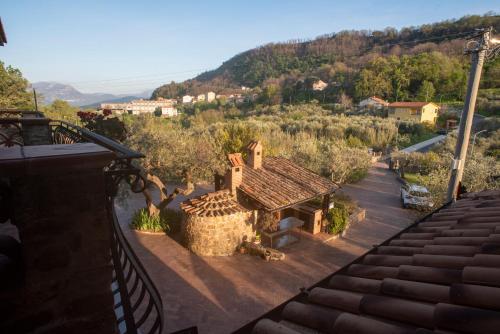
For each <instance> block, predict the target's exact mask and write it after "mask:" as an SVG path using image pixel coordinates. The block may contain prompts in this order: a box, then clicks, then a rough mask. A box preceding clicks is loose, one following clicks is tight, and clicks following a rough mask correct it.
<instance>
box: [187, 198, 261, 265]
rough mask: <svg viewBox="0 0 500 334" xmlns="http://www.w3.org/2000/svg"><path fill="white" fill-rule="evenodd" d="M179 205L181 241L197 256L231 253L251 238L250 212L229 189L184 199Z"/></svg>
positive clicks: (252, 233)
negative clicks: (181, 211)
mask: <svg viewBox="0 0 500 334" xmlns="http://www.w3.org/2000/svg"><path fill="white" fill-rule="evenodd" d="M181 208H182V210H183V211H184V213H185V219H184V221H183V224H182V233H183V236H184V241H185V243H186V246H187V248H188V249H189V250H191V251H192V252H193V253H195V254H197V255H201V256H228V255H233V254H234V252H235V251H236V248H237V247H238V246H239V245H241V243H242V242H243V241H244V240H245V239H246V240H252V239H253V238H254V237H255V230H254V213H253V211H250V210H247V209H245V208H244V207H243V206H241V205H240V204H239V203H238V202H237V201H236V200H235V199H234V198H233V197H232V196H231V193H230V192H229V190H220V191H216V192H212V193H208V194H205V195H202V196H199V197H196V198H193V199H190V200H187V201H185V202H183V203H182V204H181Z"/></svg>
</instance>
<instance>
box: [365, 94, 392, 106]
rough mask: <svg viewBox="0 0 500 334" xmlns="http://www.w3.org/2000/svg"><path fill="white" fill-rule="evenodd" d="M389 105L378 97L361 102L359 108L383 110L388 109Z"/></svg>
mask: <svg viewBox="0 0 500 334" xmlns="http://www.w3.org/2000/svg"><path fill="white" fill-rule="evenodd" d="M388 105H389V102H387V101H384V100H383V99H381V98H379V97H376V96H370V97H369V98H366V99H364V100H362V101H361V102H359V107H360V108H361V109H382V108H385V107H387V106H388Z"/></svg>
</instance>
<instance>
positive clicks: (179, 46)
mask: <svg viewBox="0 0 500 334" xmlns="http://www.w3.org/2000/svg"><path fill="white" fill-rule="evenodd" d="M488 11H495V12H497V13H498V12H500V0H488V1H483V0H474V1H470V0H440V1H437V0H435V1H429V0H419V1H405V0H399V1H392V0H388V1H383V0H379V1H364V0H356V1H345V0H343V1H337V0H330V1H326V0H303V1H295V0H267V1H266V0H250V1H249V0H246V1H240V0H232V1H222V0H221V1H217V0H212V1H207V0H205V1H202V0H200V1H191V0H182V1H175V0H172V1H166V0H165V1H160V0H157V1H150V0H136V1H128V0H119V1H114V0H85V1H83V0H67V1H51V0H43V1H42V0H33V1H27V0H4V1H2V2H1V3H0V17H1V19H2V22H3V26H4V29H5V31H6V34H7V40H8V43H7V44H6V46H4V47H2V48H0V60H1V61H3V62H4V63H5V64H7V65H12V66H14V67H17V68H19V69H20V70H21V71H22V72H23V75H24V76H25V77H26V78H27V79H28V80H29V81H30V82H37V81H56V82H61V83H67V84H71V85H73V86H74V87H76V88H77V89H79V90H80V91H82V92H86V93H90V92H105V93H115V94H126V93H138V92H141V91H144V90H148V89H153V88H156V87H158V86H160V85H161V84H164V83H168V82H170V81H172V80H175V81H182V80H185V79H189V78H192V77H194V76H196V75H197V74H199V73H201V72H203V71H206V70H210V69H215V68H217V67H218V66H219V65H221V64H222V62H224V61H225V60H228V59H229V58H231V57H232V56H234V55H236V54H238V53H240V52H243V51H245V50H248V49H250V48H254V47H256V46H259V45H262V44H266V43H270V42H280V41H287V40H290V39H309V38H314V37H316V36H319V35H323V34H327V33H333V32H338V31H341V30H361V29H371V30H374V29H384V28H386V27H389V26H390V27H395V28H398V29H399V28H402V27H406V26H416V25H421V24H425V23H433V22H438V21H442V20H446V19H453V18H460V17H462V16H464V15H469V14H484V13H486V12H488Z"/></svg>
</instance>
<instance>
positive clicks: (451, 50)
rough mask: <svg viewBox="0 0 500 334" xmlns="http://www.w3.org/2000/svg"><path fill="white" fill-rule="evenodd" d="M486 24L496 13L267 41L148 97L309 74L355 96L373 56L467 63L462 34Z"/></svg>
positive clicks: (280, 81)
mask: <svg viewBox="0 0 500 334" xmlns="http://www.w3.org/2000/svg"><path fill="white" fill-rule="evenodd" d="M489 26H492V27H493V28H494V30H496V31H500V16H499V15H496V14H494V13H488V14H486V15H483V16H479V15H474V16H465V17H462V18H460V19H458V20H447V21H443V22H438V23H433V24H425V25H422V26H419V27H407V28H402V29H400V30H397V29H395V28H386V29H385V30H383V31H367V30H364V31H356V30H351V31H341V32H339V33H332V34H328V35H324V36H320V37H318V38H316V39H313V40H307V41H301V40H293V41H288V42H285V43H271V44H267V45H264V46H261V47H258V48H255V49H251V50H248V51H245V52H243V53H240V54H238V55H236V56H234V57H232V58H231V59H229V60H227V61H226V62H224V63H223V64H222V65H221V66H220V67H218V68H217V69H215V70H212V71H208V72H205V73H202V74H200V75H198V76H197V77H195V78H193V79H190V80H186V81H184V82H181V83H170V84H165V85H163V86H161V87H158V88H157V89H155V91H154V92H153V97H165V98H171V97H175V96H178V95H182V94H191V95H194V94H199V93H203V92H206V91H209V90H212V91H215V92H217V93H221V92H225V91H227V90H231V89H238V88H240V87H241V86H247V87H254V88H255V87H260V88H264V87H265V86H267V85H269V84H270V83H273V84H275V85H278V86H280V87H281V88H282V89H283V88H284V86H285V85H286V84H287V82H293V83H296V82H299V81H302V82H304V81H306V80H307V78H308V77H313V78H319V79H322V80H323V81H325V82H329V83H331V84H332V85H330V86H337V87H341V88H342V90H343V91H345V92H347V93H348V94H350V95H354V93H353V91H354V80H355V79H356V77H357V75H358V74H359V73H360V72H361V70H362V69H363V68H365V67H366V66H367V64H369V63H370V62H371V61H373V60H374V59H375V58H377V57H385V58H388V57H390V56H397V57H401V56H403V55H409V56H413V55H418V54H422V53H429V54H430V53H432V52H434V51H436V52H439V53H441V54H443V55H444V56H445V57H447V58H450V59H458V62H459V63H460V64H461V65H466V64H467V61H466V59H468V58H466V57H464V56H463V47H464V42H465V39H464V38H465V37H466V36H468V35H470V33H471V32H473V31H474V29H476V28H483V27H489ZM495 73H496V72H495Z"/></svg>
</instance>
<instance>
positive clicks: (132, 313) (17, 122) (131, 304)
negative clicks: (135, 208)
mask: <svg viewBox="0 0 500 334" xmlns="http://www.w3.org/2000/svg"><path fill="white" fill-rule="evenodd" d="M40 115H41V117H39V116H40ZM0 116H2V117H0V127H3V128H5V129H7V130H9V131H3V133H2V132H0V144H1V143H3V144H4V145H5V146H12V145H21V146H22V145H24V143H23V142H22V141H14V139H13V138H14V137H13V135H12V132H13V130H16V131H15V132H16V136H17V137H19V136H20V137H21V138H22V136H21V135H22V128H23V124H28V123H27V122H31V123H32V122H33V121H34V120H36V121H38V120H44V121H46V122H45V124H48V125H49V126H50V128H51V136H52V138H51V141H52V143H53V144H74V143H84V142H92V143H95V144H98V145H100V146H103V147H105V148H107V149H109V150H110V151H113V152H114V153H115V154H116V159H115V160H113V161H112V162H111V164H110V165H109V166H108V167H106V168H105V169H104V173H105V176H106V189H107V193H108V199H107V212H108V222H109V227H110V234H111V243H110V252H111V259H112V264H113V272H114V277H113V281H112V285H111V288H112V290H113V293H114V295H115V305H114V306H115V315H116V321H117V326H118V329H119V332H120V334H125V333H126V334H138V333H141V334H142V333H144V334H157V333H158V334H160V333H161V332H162V330H163V325H164V315H163V305H162V301H161V297H160V294H159V292H158V290H157V289H156V287H155V285H154V284H153V281H152V280H151V278H150V277H149V276H148V274H147V272H146V270H145V269H144V267H143V265H142V264H141V262H140V260H139V259H138V257H137V255H136V254H135V253H134V251H133V249H132V247H131V246H130V244H129V243H128V241H127V239H126V238H125V236H124V235H123V232H122V230H121V228H120V225H119V222H118V219H117V216H116V213H115V209H114V204H113V202H114V201H113V199H114V197H115V195H116V192H117V189H118V186H119V184H120V182H121V181H122V180H125V181H127V182H129V183H130V184H131V185H132V191H134V192H141V191H142V190H143V189H142V187H144V186H145V184H146V182H145V180H143V179H141V176H140V173H139V169H138V168H137V167H135V166H134V165H133V164H132V160H133V159H137V158H143V157H144V155H143V154H141V153H139V152H136V151H133V150H131V149H129V148H127V147H125V146H123V145H122V144H120V143H118V142H116V141H114V140H111V139H109V138H107V137H105V136H102V135H99V134H96V133H94V132H92V131H89V130H87V129H85V128H82V127H80V126H77V125H74V124H71V123H68V122H65V121H50V122H49V120H48V119H44V117H43V114H42V113H38V112H30V111H20V110H2V109H0ZM19 116H20V117H19ZM12 127H14V128H15V129H11V128H12ZM17 137H16V138H17Z"/></svg>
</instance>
